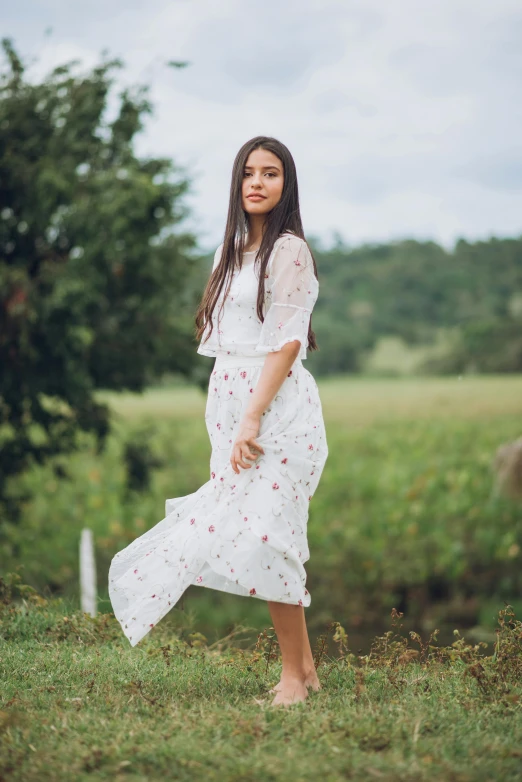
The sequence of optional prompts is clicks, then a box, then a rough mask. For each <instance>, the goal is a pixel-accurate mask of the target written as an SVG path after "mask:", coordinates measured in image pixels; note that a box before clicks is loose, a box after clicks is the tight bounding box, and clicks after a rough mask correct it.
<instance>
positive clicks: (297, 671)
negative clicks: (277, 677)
mask: <svg viewBox="0 0 522 782" xmlns="http://www.w3.org/2000/svg"><path fill="white" fill-rule="evenodd" d="M306 675H307V674H306V670H305V669H304V668H301V667H299V668H285V667H284V666H283V669H282V671H281V681H283V680H284V681H290V680H292V681H293V680H299V681H304V680H305V679H306Z"/></svg>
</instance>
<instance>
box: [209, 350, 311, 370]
mask: <svg viewBox="0 0 522 782" xmlns="http://www.w3.org/2000/svg"><path fill="white" fill-rule="evenodd" d="M265 359H266V354H260V355H259V356H234V355H230V356H228V355H227V354H225V353H218V354H217V355H216V360H215V362H214V369H232V368H234V367H245V368H246V367H262V366H263V365H264V363H265ZM299 364H302V360H301V359H300V358H296V360H295V361H294V363H293V364H292V366H293V367H295V366H298V365H299Z"/></svg>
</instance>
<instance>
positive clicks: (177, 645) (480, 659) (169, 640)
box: [0, 572, 522, 700]
mask: <svg viewBox="0 0 522 782" xmlns="http://www.w3.org/2000/svg"><path fill="white" fill-rule="evenodd" d="M402 618H403V614H402V613H401V612H399V611H397V610H396V609H395V608H394V609H392V611H391V629H390V630H388V631H387V632H385V633H384V634H383V635H380V636H376V637H375V638H374V640H373V642H372V644H371V646H370V651H369V652H368V654H366V655H356V654H354V653H353V652H351V651H350V648H349V634H348V633H347V632H346V630H345V628H344V627H343V626H342V625H341V624H340V623H339V622H330V623H329V624H328V625H327V626H326V630H325V632H324V633H323V634H322V635H320V636H319V637H318V639H317V642H316V644H315V648H314V650H313V657H314V665H315V668H316V670H318V671H319V669H321V672H322V678H323V681H327V680H328V678H329V677H330V675H331V674H332V673H334V672H335V670H337V669H338V668H339V666H342V667H344V668H345V669H346V668H349V669H351V670H353V676H354V679H353V681H354V687H355V690H354V692H355V697H356V700H357V699H359V698H360V697H361V695H362V693H363V692H364V688H365V681H366V677H367V676H368V675H369V674H372V673H375V672H380V673H381V674H382V673H384V674H385V679H386V681H387V682H388V683H389V684H390V685H391V686H392V687H393V688H394V689H395V690H397V691H400V690H401V689H402V688H403V687H404V686H405V685H406V684H411V678H410V679H409V680H407V679H406V678H405V677H404V672H405V669H406V667H408V666H411V665H416V666H417V667H418V668H419V674H420V678H419V679H418V681H422V674H423V673H430V672H435V671H440V672H443V670H444V669H446V670H454V671H458V672H459V673H464V674H465V675H466V676H469V677H471V678H472V679H473V680H475V682H476V683H477V686H478V687H479V689H480V691H481V693H482V694H483V695H486V696H487V697H488V698H499V697H505V696H509V695H510V694H511V692H512V688H513V685H515V684H517V683H519V682H520V681H521V680H522V622H521V621H520V620H519V619H517V618H516V616H515V612H514V610H513V608H512V606H510V605H506V606H505V608H503V609H500V610H499V612H498V626H497V628H496V641H495V644H494V649H493V653H492V654H491V655H487V654H486V649H487V646H488V645H487V644H486V643H485V642H483V641H481V642H479V643H475V644H471V643H468V642H467V641H466V639H465V638H463V637H461V635H460V633H459V631H458V630H454V636H455V640H454V641H453V643H452V644H450V645H446V646H439V645H438V644H437V636H438V633H439V630H437V629H436V630H433V632H431V633H430V635H429V637H428V638H427V640H426V641H423V639H422V637H421V636H420V634H419V633H417V632H415V631H413V630H410V631H409V632H408V633H407V634H406V635H404V634H402V633H401V629H402V624H401V619H402ZM251 629H252V628H247V627H240V628H237V629H236V631H237V632H236V631H233V632H232V633H230V634H229V635H228V636H227V637H226V638H225V639H222V640H221V641H217V642H215V643H213V644H211V645H209V644H208V641H207V638H206V637H205V636H204V635H203V634H202V633H199V632H196V631H192V632H190V633H188V634H186V635H185V636H184V637H183V635H184V633H183V631H182V632H181V634H179V633H178V634H176V633H174V632H173V631H172V628H170V627H169V626H168V623H165V626H164V628H162V627H161V625H160V626H159V627H158V628H156V630H155V635H154V637H151V638H149V639H147V644H148V645H147V647H146V648H147V655H151V656H156V655H157V656H158V657H161V658H162V659H163V660H164V662H165V664H166V665H167V666H170V665H171V663H172V660H173V659H174V658H176V657H183V658H188V657H193V658H194V657H198V658H200V659H201V660H208V661H209V662H210V661H212V664H214V665H218V666H231V667H233V668H235V669H236V672H240V671H244V672H245V673H246V674H253V675H254V676H255V678H256V680H257V681H258V683H259V685H260V687H261V689H263V688H264V687H265V681H266V677H268V676H269V675H270V673H271V671H270V666H271V665H272V664H274V663H279V662H280V660H281V650H280V647H279V643H278V641H277V636H276V634H275V629H274V627H268V628H265V629H264V630H262V631H261V632H260V633H258V635H257V640H256V641H255V643H254V646H253V648H250V649H249V648H247V649H242V648H240V647H239V646H236V645H235V638H236V636H237V635H239V633H240V632H241V633H242V632H246V631H248V630H251ZM35 636H40V637H42V638H45V639H46V640H47V641H49V642H52V641H55V642H63V641H68V640H71V641H74V642H75V643H77V644H78V645H80V646H82V645H83V646H93V645H96V644H105V643H109V644H112V643H118V642H121V628H120V626H119V624H118V622H117V621H116V619H115V617H114V615H113V614H112V613H108V614H98V615H97V616H95V617H91V616H90V615H89V614H87V613H84V612H83V611H70V606H69V605H68V604H67V603H66V602H65V601H64V600H63V599H62V598H52V599H48V598H45V597H43V596H41V595H39V594H38V593H37V591H36V590H35V589H34V588H33V587H31V586H29V585H27V584H24V583H22V580H21V577H20V575H19V573H17V572H16V573H8V574H7V575H6V576H4V577H0V637H1V638H3V640H4V641H9V640H15V639H17V640H22V639H24V638H30V637H35ZM330 636H331V640H332V641H333V643H334V644H335V645H336V647H337V656H336V657H333V658H332V657H330V656H329V655H328V648H329V638H330ZM513 698H516V699H518V696H516V695H513Z"/></svg>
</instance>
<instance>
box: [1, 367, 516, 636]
mask: <svg viewBox="0 0 522 782" xmlns="http://www.w3.org/2000/svg"><path fill="white" fill-rule="evenodd" d="M319 388H320V394H321V399H322V402H323V410H324V415H325V420H326V426H327V437H328V444H329V449H330V454H329V457H328V461H327V464H326V467H325V470H324V473H323V476H322V478H321V482H320V485H319V488H318V491H317V492H316V495H315V496H314V498H313V500H312V502H311V504H310V518H309V528H308V531H309V541H310V551H311V558H310V560H309V561H308V562H307V564H306V569H307V573H308V582H307V586H308V588H309V591H310V593H311V595H312V605H311V606H310V609H309V610H308V612H307V617H308V622H309V627H310V631H311V634H312V636H313V637H314V638H317V637H318V636H319V635H320V634H321V633H322V632H323V630H324V627H325V626H326V625H327V623H328V622H331V621H339V622H341V623H342V624H343V625H346V626H347V627H349V629H350V632H351V634H352V637H353V638H354V639H355V638H356V637H359V638H360V640H358V641H357V643H358V644H359V646H360V648H362V649H365V648H366V647H367V644H368V642H369V638H370V635H371V634H373V633H374V632H375V631H380V629H381V628H382V627H383V626H386V622H387V621H388V617H389V614H390V611H391V609H392V608H393V607H395V608H397V609H399V610H400V611H403V612H404V615H405V622H406V623H408V622H411V623H412V625H411V626H415V627H416V628H417V629H420V630H421V631H422V632H429V631H431V630H432V629H433V628H435V627H438V628H440V629H441V632H442V633H446V635H445V636H444V637H445V640H448V633H451V631H452V629H453V628H454V627H459V628H461V629H464V628H469V629H470V632H471V637H476V638H485V639H486V640H490V641H492V640H493V639H494V632H493V630H494V626H495V621H496V615H497V612H498V610H499V609H500V608H502V607H503V605H504V601H507V602H510V603H511V604H512V605H513V606H514V607H515V609H516V610H517V611H521V610H522V600H521V598H520V595H521V594H522V506H521V504H520V502H518V503H517V502H516V501H514V500H508V499H506V498H503V497H501V496H498V495H497V494H496V493H495V491H494V481H493V473H492V470H491V462H492V459H493V456H494V454H495V451H496V449H497V448H498V446H499V445H500V444H501V443H504V442H507V441H511V440H513V439H515V438H516V437H519V436H520V434H521V433H522V432H521V429H522V378H521V377H482V378H471V377H463V378H461V379H459V378H447V379H446V378H411V379H393V380H368V379H364V378H358V377H355V378H348V377H339V378H331V379H327V380H325V381H321V382H320V383H319ZM103 398H105V399H107V400H108V401H109V402H110V404H111V406H112V407H113V409H114V414H115V418H116V426H115V430H114V433H113V435H112V436H111V438H110V440H109V443H108V448H107V451H106V452H105V453H104V454H102V455H99V454H97V453H96V451H95V449H94V447H93V444H92V442H91V441H89V440H88V439H85V441H84V442H83V444H82V449H81V450H80V452H79V453H77V454H75V455H74V456H72V457H71V458H70V459H67V461H66V463H65V465H64V466H65V469H66V470H67V471H68V472H69V474H70V477H71V479H72V480H70V481H64V480H60V479H59V478H58V477H57V476H56V475H55V474H54V472H53V470H52V469H51V468H50V467H46V468H44V469H35V470H33V471H31V472H30V473H29V474H28V475H27V476H26V478H25V479H24V482H25V485H26V486H27V488H28V489H29V490H31V491H33V492H34V498H33V500H31V501H29V502H28V503H27V504H26V507H25V509H24V513H23V518H22V521H21V523H20V524H18V525H15V524H10V523H9V521H6V522H4V523H3V525H2V533H3V534H2V535H1V536H0V561H1V562H2V570H1V572H3V573H5V572H8V571H11V570H14V569H15V568H16V567H17V566H18V565H19V564H23V566H24V571H23V577H24V580H26V581H27V582H28V583H29V584H31V585H33V586H34V587H36V588H38V589H40V590H42V589H44V590H45V589H47V590H48V593H49V594H51V593H52V594H63V595H66V596H67V597H69V598H71V599H73V600H74V599H77V583H78V578H77V557H78V543H79V537H80V531H81V529H82V528H83V527H90V528H91V529H92V530H93V533H94V537H95V542H96V554H97V565H98V575H99V595H100V609H101V610H102V611H108V610H110V604H109V602H108V599H107V586H106V579H107V570H108V565H109V562H110V559H111V557H112V556H113V554H114V553H115V552H116V551H117V550H119V549H121V548H122V547H124V546H125V545H126V544H127V543H128V542H130V541H131V540H132V539H133V538H135V537H136V536H137V535H139V534H141V532H143V531H144V530H145V529H147V528H149V527H150V526H152V525H153V524H155V523H157V522H158V521H160V520H161V519H162V518H163V514H164V503H165V499H166V498H169V497H178V496H183V495H186V494H189V493H191V492H193V491H195V490H196V489H197V488H199V486H201V485H202V483H204V482H205V481H207V480H208V479H209V456H210V445H209V440H208V435H207V432H206V428H205V423H204V409H205V395H204V394H203V393H202V392H201V391H199V390H198V389H194V388H191V387H188V386H180V387H177V388H171V389H168V388H162V389H155V390H150V391H148V392H147V393H146V394H144V395H143V396H141V395H133V394H125V395H113V394H105V395H103ZM129 440H130V441H131V442H132V443H134V444H135V445H136V446H137V448H138V450H141V451H143V452H145V451H146V452H148V451H149V450H150V453H151V454H152V455H153V456H154V457H155V458H157V459H158V460H159V461H160V462H161V465H160V466H159V467H157V468H156V469H155V470H153V471H152V477H151V483H150V486H149V487H148V488H147V489H146V490H145V491H143V492H135V491H129V490H128V489H127V487H126V481H127V474H126V470H125V466H124V463H123V461H122V453H123V450H124V446H125V444H126V443H128V442H129ZM178 605H179V606H180V608H183V611H180V610H179V609H178V608H176V609H174V610H175V611H177V612H178V613H187V614H188V615H189V616H190V618H191V621H193V622H194V626H195V627H197V628H198V629H199V630H200V631H201V632H203V633H204V634H205V635H206V636H207V637H208V638H209V639H211V640H215V639H216V638H218V637H220V636H223V635H225V634H226V633H228V632H230V631H231V630H232V629H233V627H234V626H235V625H236V624H238V623H243V624H248V625H250V626H252V627H254V628H260V627H263V626H264V625H266V624H267V622H268V621H269V615H268V611H267V607H266V604H265V603H264V602H263V601H260V600H245V599H244V598H239V597H237V596H233V595H226V594H225V593H217V592H212V591H210V590H204V589H198V588H197V587H191V588H189V590H187V592H186V593H185V598H184V600H183V602H182V603H180V604H178ZM358 634H359V636H358Z"/></svg>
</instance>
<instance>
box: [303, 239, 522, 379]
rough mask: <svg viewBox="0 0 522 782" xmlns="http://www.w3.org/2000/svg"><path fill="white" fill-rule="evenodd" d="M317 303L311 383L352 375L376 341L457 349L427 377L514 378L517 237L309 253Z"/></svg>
mask: <svg viewBox="0 0 522 782" xmlns="http://www.w3.org/2000/svg"><path fill="white" fill-rule="evenodd" d="M315 254H316V257H317V259H318V268H319V279H320V286H321V290H320V295H319V299H318V302H317V305H316V309H315V310H314V324H315V328H316V330H317V333H318V342H319V347H320V350H319V351H318V352H317V353H316V354H313V355H311V356H310V359H311V364H312V365H313V369H314V371H316V372H317V373H318V374H328V373H332V372H354V371H357V370H358V369H359V368H360V366H361V360H362V357H364V355H365V354H366V353H367V352H368V351H370V350H371V349H372V348H373V347H374V346H375V344H376V342H377V340H378V339H379V338H380V337H383V336H392V335H393V336H397V337H400V338H401V339H403V340H404V342H405V343H407V344H408V345H411V346H421V345H429V344H430V343H432V342H433V341H434V340H435V336H436V333H437V331H438V330H440V329H448V330H455V331H456V333H457V334H458V339H456V340H454V345H453V346H452V348H451V350H450V351H449V352H448V355H447V356H445V358H444V359H440V360H439V361H437V362H434V361H432V362H431V363H430V365H429V366H428V365H427V366H426V369H429V370H430V371H434V372H459V373H460V372H464V371H467V370H469V371H475V372H520V371H522V337H521V335H522V237H519V238H514V239H497V238H491V239H490V240H488V241H477V242H475V243H469V242H467V241H464V240H459V241H458V242H457V243H456V245H455V247H454V249H453V251H452V252H448V251H446V250H445V249H444V248H442V247H440V246H439V245H438V244H436V243H435V242H432V241H430V242H418V241H414V240H404V241H397V242H393V243H390V244H366V245H362V246H359V247H354V248H348V247H346V246H344V245H343V244H342V242H339V241H338V242H337V244H336V246H334V247H332V248H330V249H329V250H326V251H325V250H320V249H317V250H315Z"/></svg>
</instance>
